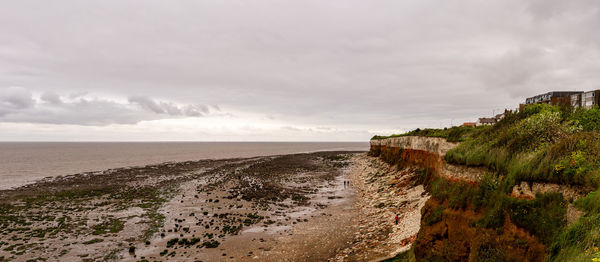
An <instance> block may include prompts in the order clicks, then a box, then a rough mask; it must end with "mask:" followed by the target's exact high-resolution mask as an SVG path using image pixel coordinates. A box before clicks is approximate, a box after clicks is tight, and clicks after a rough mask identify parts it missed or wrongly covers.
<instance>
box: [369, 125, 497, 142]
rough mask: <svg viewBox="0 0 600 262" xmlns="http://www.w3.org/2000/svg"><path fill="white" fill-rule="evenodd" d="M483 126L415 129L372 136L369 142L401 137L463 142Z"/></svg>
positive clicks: (483, 127)
mask: <svg viewBox="0 0 600 262" xmlns="http://www.w3.org/2000/svg"><path fill="white" fill-rule="evenodd" d="M485 128H486V127H485V126H480V127H469V126H455V127H451V128H444V129H434V128H426V129H420V128H417V129H415V130H413V131H410V132H407V133H404V134H395V135H391V136H374V137H373V138H371V140H380V139H386V138H392V137H402V136H424V137H441V138H445V139H446V140H447V141H448V142H461V141H464V140H465V139H466V138H467V137H468V136H469V135H471V134H473V133H475V132H476V131H478V130H481V129H485Z"/></svg>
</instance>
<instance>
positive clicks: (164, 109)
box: [129, 96, 209, 117]
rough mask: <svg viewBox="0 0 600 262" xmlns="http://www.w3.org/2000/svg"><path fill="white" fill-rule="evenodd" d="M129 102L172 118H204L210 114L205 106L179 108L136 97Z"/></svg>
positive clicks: (170, 104)
mask: <svg viewBox="0 0 600 262" xmlns="http://www.w3.org/2000/svg"><path fill="white" fill-rule="evenodd" d="M129 102H131V103H134V104H137V105H139V106H141V107H142V108H143V109H145V110H147V111H150V112H153V113H156V114H167V115H171V116H194V117H198V116H203V115H205V114H207V113H208V112H209V109H208V106H205V105H185V106H178V105H175V104H173V103H171V102H164V101H158V102H157V101H154V100H152V99H150V98H148V97H141V96H135V97H130V98H129Z"/></svg>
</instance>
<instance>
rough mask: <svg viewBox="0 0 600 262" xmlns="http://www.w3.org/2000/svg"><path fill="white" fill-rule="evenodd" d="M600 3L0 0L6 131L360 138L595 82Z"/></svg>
mask: <svg viewBox="0 0 600 262" xmlns="http://www.w3.org/2000/svg"><path fill="white" fill-rule="evenodd" d="M599 7H600V1H597V0H581V1H578V0H573V1H565V0H526V1H525V0H496V1H481V0H461V1H448V0H437V1H434V0H414V1H399V0H389V1H387V0H360V1H357V0H327V1H324V0H314V1H313V0H293V1H291V0H272V1H269V0H251V1H249V0H239V1H230V0H193V1H192V0H190V1H187V0H178V1H165V0H137V1H132V0H102V1H90V0H71V1H66V0H53V1H43V0H38V1H29V0H18V1H10V0H0V140H4V141H39V140H49V141H84V140H86V141H89V140H98V141H121V140H150V141H154V140H198V141H209V140H213V141H214V140H218V141H240V140H244V141H281V140H291V141H323V140H333V141H354V140H356V141H366V140H368V139H369V138H370V137H371V136H372V135H374V134H389V133H392V132H400V131H404V130H412V129H414V128H417V127H422V128H423V127H436V128H439V127H444V126H450V125H451V124H454V125H457V124H461V123H462V122H465V121H474V120H476V119H477V118H478V117H484V116H491V115H492V114H493V113H498V112H499V111H500V110H503V109H504V108H516V107H518V104H519V102H522V101H524V99H525V97H527V96H533V95H536V94H538V93H542V92H548V91H552V90H557V91H558V90H592V89H598V88H600V52H599V51H600V33H599V30H600V13H599V12H600V10H599Z"/></svg>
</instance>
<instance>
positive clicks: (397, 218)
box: [396, 214, 400, 225]
mask: <svg viewBox="0 0 600 262" xmlns="http://www.w3.org/2000/svg"><path fill="white" fill-rule="evenodd" d="M398 220H400V218H399V217H398V214H396V225H398Z"/></svg>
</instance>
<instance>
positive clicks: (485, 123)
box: [477, 117, 497, 126]
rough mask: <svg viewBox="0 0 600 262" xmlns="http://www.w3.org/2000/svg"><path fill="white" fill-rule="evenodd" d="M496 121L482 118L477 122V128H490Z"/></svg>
mask: <svg viewBox="0 0 600 262" xmlns="http://www.w3.org/2000/svg"><path fill="white" fill-rule="evenodd" d="M496 122H497V120H496V118H495V117H482V118H479V120H477V126H491V125H493V124H496Z"/></svg>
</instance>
